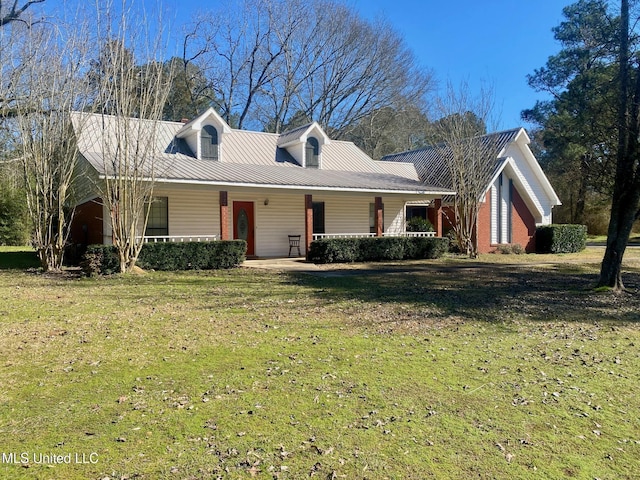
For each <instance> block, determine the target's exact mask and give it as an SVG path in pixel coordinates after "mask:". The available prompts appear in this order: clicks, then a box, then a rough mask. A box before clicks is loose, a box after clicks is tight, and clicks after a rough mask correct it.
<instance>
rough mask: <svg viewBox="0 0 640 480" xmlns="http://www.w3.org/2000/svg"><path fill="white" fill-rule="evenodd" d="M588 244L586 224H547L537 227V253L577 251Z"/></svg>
mask: <svg viewBox="0 0 640 480" xmlns="http://www.w3.org/2000/svg"><path fill="white" fill-rule="evenodd" d="M586 246H587V227H586V225H569V224H567V225H545V226H542V227H538V228H537V229H536V252H537V253H575V252H580V251H582V250H584V249H585V248H586Z"/></svg>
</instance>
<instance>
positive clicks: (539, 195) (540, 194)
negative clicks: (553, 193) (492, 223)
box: [506, 144, 553, 224]
mask: <svg viewBox="0 0 640 480" xmlns="http://www.w3.org/2000/svg"><path fill="white" fill-rule="evenodd" d="M506 154H507V156H509V157H512V158H513V160H514V162H515V164H516V166H517V169H518V171H519V173H520V174H521V176H522V178H521V182H519V183H522V185H521V187H522V188H524V190H525V191H526V195H522V196H523V198H526V197H527V196H528V197H529V199H528V200H529V202H531V203H533V204H534V205H535V207H536V208H537V209H539V210H540V211H542V212H544V215H543V216H542V218H540V216H539V214H538V213H536V212H535V211H534V210H531V213H532V214H533V216H534V218H535V220H536V223H537V224H541V223H542V224H546V223H547V222H549V223H550V221H551V209H552V208H553V207H552V205H551V200H550V199H549V197H548V196H547V194H546V192H545V191H544V189H543V188H542V184H541V183H540V181H539V180H538V179H537V178H536V175H535V173H534V171H533V169H532V168H531V166H530V165H529V163H528V162H527V161H526V159H525V158H524V155H523V154H522V151H521V150H520V148H519V147H518V146H517V144H512V145H510V146H509V148H508V149H507V152H506ZM521 194H522V192H521Z"/></svg>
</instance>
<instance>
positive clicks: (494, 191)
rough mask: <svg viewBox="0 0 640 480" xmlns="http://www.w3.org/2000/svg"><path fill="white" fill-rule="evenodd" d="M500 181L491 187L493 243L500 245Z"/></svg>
mask: <svg viewBox="0 0 640 480" xmlns="http://www.w3.org/2000/svg"><path fill="white" fill-rule="evenodd" d="M498 182H499V181H498V179H496V181H495V182H493V184H492V185H491V243H492V244H496V243H498Z"/></svg>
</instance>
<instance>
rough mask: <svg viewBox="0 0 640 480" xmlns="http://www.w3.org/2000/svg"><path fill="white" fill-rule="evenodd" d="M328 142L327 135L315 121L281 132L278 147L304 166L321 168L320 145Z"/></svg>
mask: <svg viewBox="0 0 640 480" xmlns="http://www.w3.org/2000/svg"><path fill="white" fill-rule="evenodd" d="M327 143H330V140H329V137H328V136H327V134H326V133H324V131H323V130H322V128H321V127H320V125H318V123H317V122H313V123H311V124H309V125H305V126H303V127H299V128H296V129H295V130H290V131H288V132H285V133H283V134H282V135H280V137H279V138H278V147H280V148H284V149H285V150H287V152H289V154H290V155H291V156H292V157H293V158H294V159H295V160H296V162H298V163H299V164H300V165H302V166H303V167H305V168H320V169H321V168H322V146H323V145H326V144H327Z"/></svg>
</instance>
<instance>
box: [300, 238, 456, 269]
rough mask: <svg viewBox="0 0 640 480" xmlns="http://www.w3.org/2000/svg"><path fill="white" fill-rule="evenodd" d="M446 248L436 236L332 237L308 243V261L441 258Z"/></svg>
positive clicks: (447, 241) (447, 244) (442, 240)
mask: <svg viewBox="0 0 640 480" xmlns="http://www.w3.org/2000/svg"><path fill="white" fill-rule="evenodd" d="M448 248H449V239H447V238H436V237H368V238H331V239H322V240H316V241H314V242H311V247H310V248H309V255H308V259H309V260H310V261H312V262H314V263H350V262H378V261H388V260H402V259H407V260H411V259H425V258H440V257H442V256H443V255H444V254H445V253H446V252H447V250H448Z"/></svg>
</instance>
